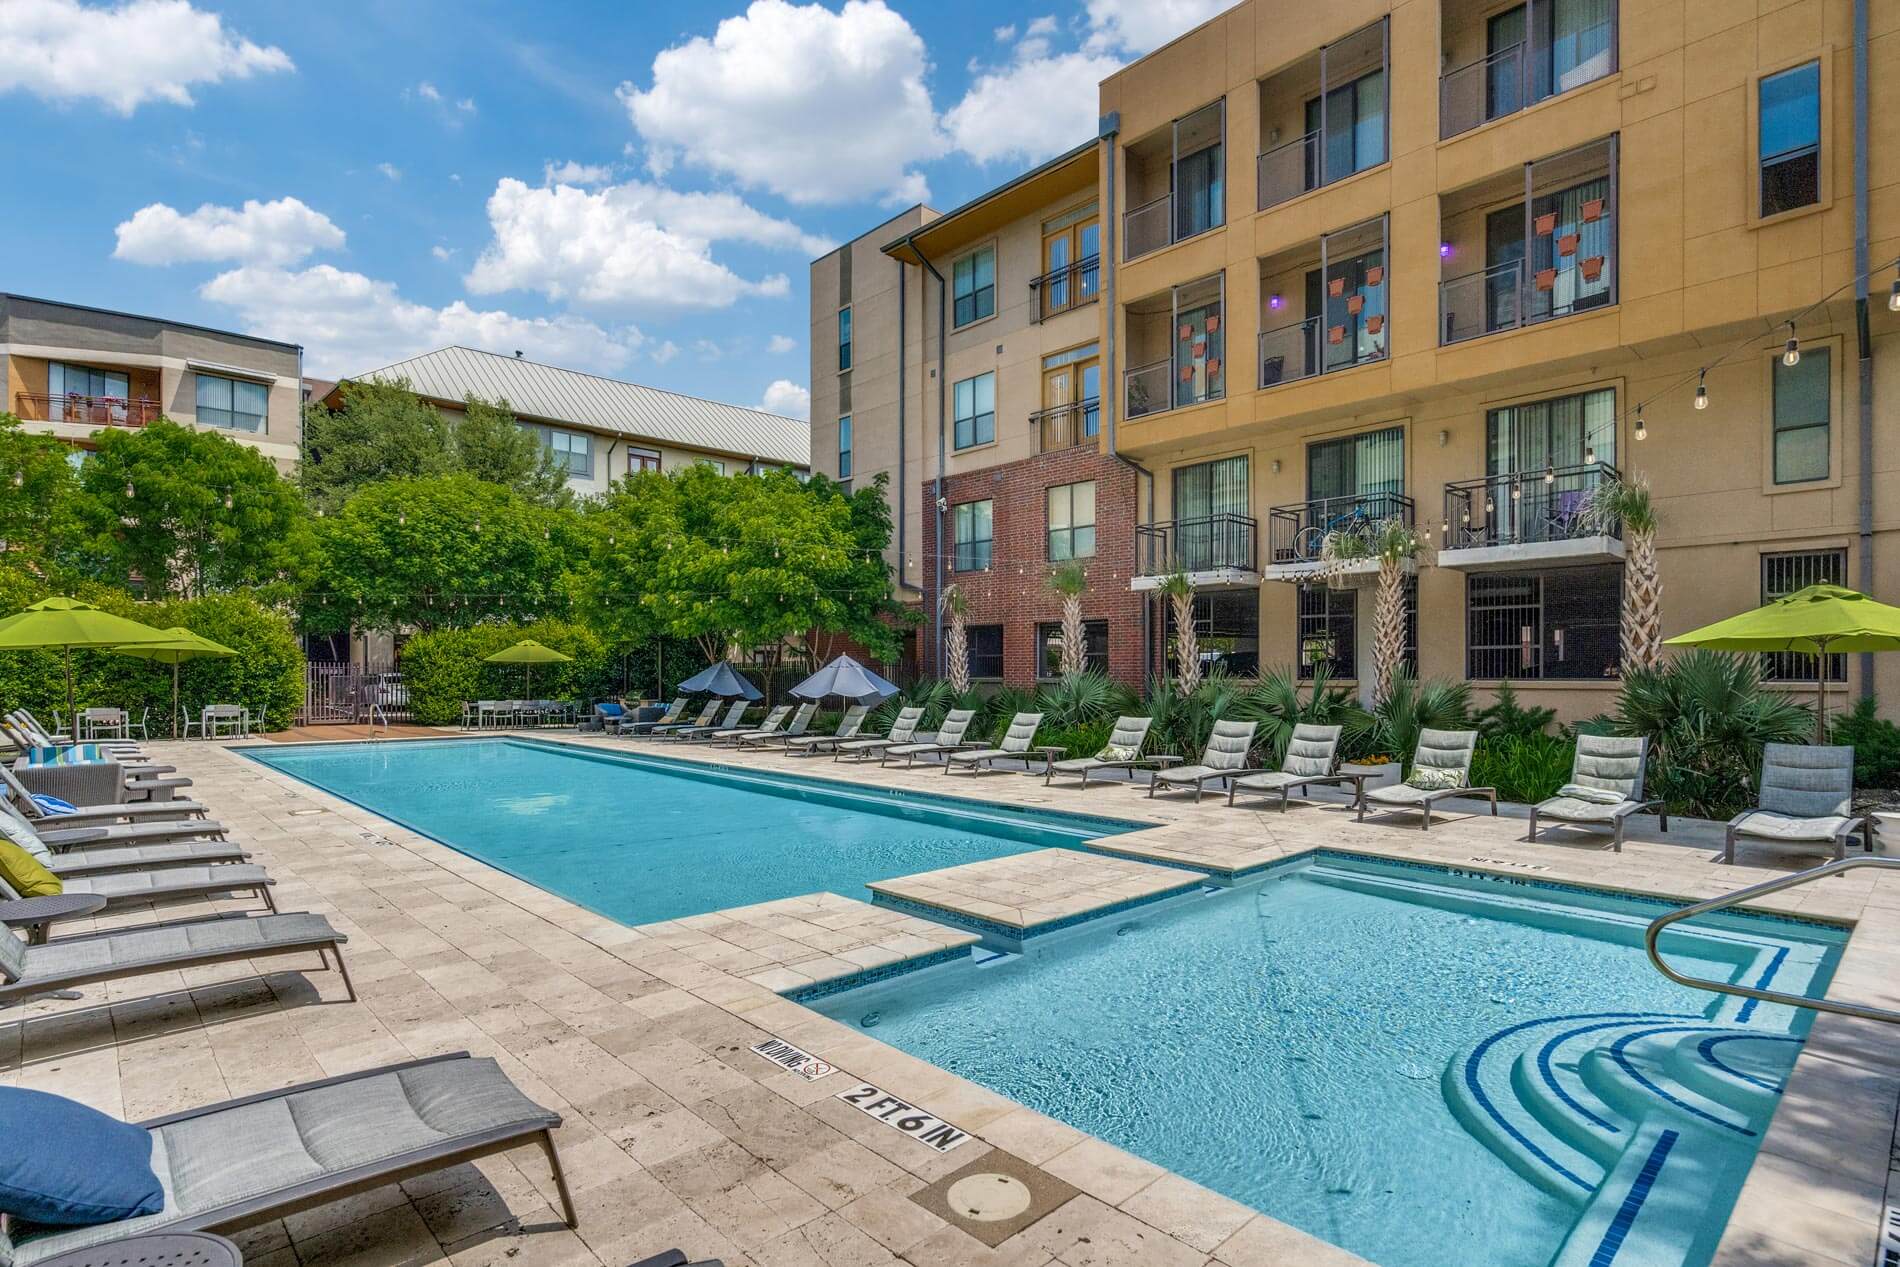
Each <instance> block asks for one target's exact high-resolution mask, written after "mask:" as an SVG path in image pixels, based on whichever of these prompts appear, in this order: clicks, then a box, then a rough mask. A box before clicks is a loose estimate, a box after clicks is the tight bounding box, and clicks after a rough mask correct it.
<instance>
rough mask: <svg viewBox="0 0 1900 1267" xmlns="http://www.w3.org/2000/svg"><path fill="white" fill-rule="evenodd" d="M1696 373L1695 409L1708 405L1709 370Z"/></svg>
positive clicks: (1899, 283) (1899, 284)
mask: <svg viewBox="0 0 1900 1267" xmlns="http://www.w3.org/2000/svg"><path fill="white" fill-rule="evenodd" d="M1894 285H1896V286H1900V282H1895V283H1894ZM1697 373H1698V375H1700V377H1699V378H1698V379H1697V381H1696V385H1695V407H1696V408H1697V409H1707V408H1708V407H1709V372H1708V371H1707V370H1698V371H1697Z"/></svg>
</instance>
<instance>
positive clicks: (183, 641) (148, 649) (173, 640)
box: [112, 625, 237, 735]
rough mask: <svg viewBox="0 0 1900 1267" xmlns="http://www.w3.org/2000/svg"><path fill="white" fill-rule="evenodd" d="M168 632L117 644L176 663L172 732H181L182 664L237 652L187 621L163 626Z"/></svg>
mask: <svg viewBox="0 0 1900 1267" xmlns="http://www.w3.org/2000/svg"><path fill="white" fill-rule="evenodd" d="M159 632H161V633H163V634H164V635H165V641H163V642H136V643H132V644H129V645H127V646H123V647H114V648H112V649H113V650H114V651H117V652H118V653H119V654H120V655H129V656H137V657H138V658H139V659H141V660H156V661H158V662H159V663H160V664H169V665H171V666H172V734H174V735H176V734H179V733H180V727H179V724H178V721H179V713H178V666H179V665H181V664H183V663H184V662H185V661H186V660H198V659H203V658H206V657H210V656H217V657H220V658H222V657H224V656H234V655H236V654H237V652H235V651H233V650H231V648H229V647H227V646H225V645H224V644H223V643H222V642H213V641H212V640H211V639H209V638H206V637H202V636H200V635H198V634H195V633H193V632H191V630H189V629H187V628H185V627H184V626H183V625H173V626H172V627H171V628H170V629H164V630H160V631H159Z"/></svg>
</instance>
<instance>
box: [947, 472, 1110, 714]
mask: <svg viewBox="0 0 1900 1267" xmlns="http://www.w3.org/2000/svg"><path fill="white" fill-rule="evenodd" d="M1083 480H1094V481H1095V557H1093V558H1091V559H1085V560H1082V562H1084V563H1085V564H1086V565H1087V567H1088V570H1089V590H1088V593H1086V594H1084V595H1083V597H1082V614H1083V616H1084V618H1085V619H1089V620H1106V621H1107V622H1108V664H1109V675H1110V676H1111V677H1113V678H1115V679H1116V680H1117V681H1120V682H1123V683H1126V684H1127V685H1129V686H1131V687H1136V688H1139V687H1140V685H1141V681H1142V647H1141V609H1142V603H1143V596H1142V595H1140V594H1136V593H1132V592H1130V590H1129V588H1128V578H1129V577H1130V576H1131V575H1132V574H1133V573H1134V570H1135V522H1136V511H1137V507H1136V494H1137V488H1136V474H1135V471H1134V470H1133V469H1132V468H1131V467H1129V466H1127V465H1126V464H1125V463H1122V462H1118V461H1116V460H1115V459H1113V458H1110V457H1106V456H1104V455H1103V454H1101V453H1100V452H1099V451H1097V450H1096V449H1094V448H1090V447H1088V446H1076V447H1074V448H1068V449H1061V450H1057V451H1056V452H1054V453H1043V454H1039V455H1037V456H1036V457H1033V458H1026V459H1024V460H1022V461H1020V462H1010V463H1006V464H1004V465H1001V466H994V467H990V468H988V469H986V470H981V471H972V472H969V473H967V474H962V475H953V476H951V477H950V478H949V479H948V480H946V481H945V486H944V497H945V499H946V500H947V501H948V502H949V503H950V506H951V507H952V508H953V510H952V511H951V512H946V513H945V515H944V519H943V523H944V533H945V534H946V536H947V537H949V538H951V540H950V541H949V542H947V543H946V544H945V545H944V547H943V550H944V553H945V558H944V579H945V580H946V582H947V581H952V580H954V581H957V582H959V583H961V584H962V586H963V592H964V595H965V597H966V598H967V599H968V600H969V615H968V616H966V617H965V622H966V623H967V624H971V625H997V624H1000V625H1002V626H1003V680H1004V682H1006V683H1007V684H1009V685H1011V686H1033V685H1034V684H1035V683H1036V669H1037V658H1038V656H1039V655H1040V654H1041V649H1040V646H1039V645H1038V643H1037V641H1036V626H1037V625H1038V624H1041V623H1043V622H1045V621H1058V620H1061V619H1062V600H1061V599H1060V598H1058V597H1057V596H1056V595H1055V593H1053V592H1052V591H1051V590H1050V588H1049V583H1048V575H1049V567H1050V565H1049V562H1048V552H1049V545H1048V505H1049V503H1048V496H1047V490H1048V489H1049V488H1050V487H1052V486H1054V485H1057V484H1073V483H1078V482H1080V481H1083ZM935 496H936V486H935V482H934V481H926V482H925V483H924V485H923V487H922V489H921V490H920V491H919V498H920V500H919V504H920V505H921V506H923V507H924V508H925V514H924V516H923V551H922V554H921V556H920V557H919V559H918V563H919V564H920V571H922V572H923V573H924V577H923V581H924V591H925V592H924V603H923V611H924V612H925V614H926V617H927V621H926V624H925V627H924V629H923V630H922V631H921V635H920V637H919V641H918V649H919V651H920V652H921V653H922V655H923V665H922V667H923V668H924V669H925V670H927V671H932V672H934V670H935V667H936V664H937V648H936V630H935V620H934V614H935V612H936V610H937V591H936V588H935V587H936V581H937V578H936V569H935V556H936V554H937V551H938V544H937V516H936V515H935V513H933V511H932V509H931V508H932V506H933V502H934V498H935ZM984 498H988V499H990V501H991V502H993V503H994V506H993V511H992V513H993V525H992V529H991V531H992V533H993V536H992V542H993V544H992V546H991V554H992V557H993V559H994V564H993V566H992V567H991V570H990V571H989V572H988V573H983V572H965V573H957V572H954V571H952V570H951V563H952V561H953V560H952V558H951V557H950V556H951V555H952V554H953V553H954V536H955V531H956V529H955V518H954V507H955V506H956V505H957V504H958V503H960V502H971V501H982V500H983V499H984Z"/></svg>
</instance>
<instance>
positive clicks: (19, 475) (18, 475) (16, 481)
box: [13, 471, 26, 488]
mask: <svg viewBox="0 0 1900 1267" xmlns="http://www.w3.org/2000/svg"><path fill="white" fill-rule="evenodd" d="M25 483H26V472H25V471H15V472H14V473H13V486H14V487H15V488H18V487H20V486H21V485H22V484H25Z"/></svg>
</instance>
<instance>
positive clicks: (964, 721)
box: [877, 708, 976, 770]
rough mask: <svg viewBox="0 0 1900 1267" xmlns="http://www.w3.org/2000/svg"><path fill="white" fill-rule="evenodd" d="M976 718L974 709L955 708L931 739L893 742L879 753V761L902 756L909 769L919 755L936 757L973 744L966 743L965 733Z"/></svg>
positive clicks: (881, 762)
mask: <svg viewBox="0 0 1900 1267" xmlns="http://www.w3.org/2000/svg"><path fill="white" fill-rule="evenodd" d="M975 719H976V712H975V710H974V709H969V708H953V709H951V710H950V711H949V712H948V713H945V714H944V718H943V725H941V726H939V727H937V733H936V734H935V735H933V736H932V737H931V738H930V739H928V740H918V741H915V742H913V743H900V744H892V745H891V746H890V747H888V748H886V749H884V751H883V752H881V753H879V754H878V758H877V763H878V764H879V765H883V764H884V763H885V762H887V761H889V760H890V759H891V758H892V757H902V758H904V768H905V769H906V770H908V769H910V767H911V766H912V765H914V764H916V761H917V758H919V757H934V756H938V755H940V754H943V753H946V752H956V751H957V750H958V749H960V748H963V747H966V746H973V745H966V744H965V743H964V740H963V733H964V732H965V731H966V730H968V729H969V728H970V723H971V722H972V721H974V720H975Z"/></svg>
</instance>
